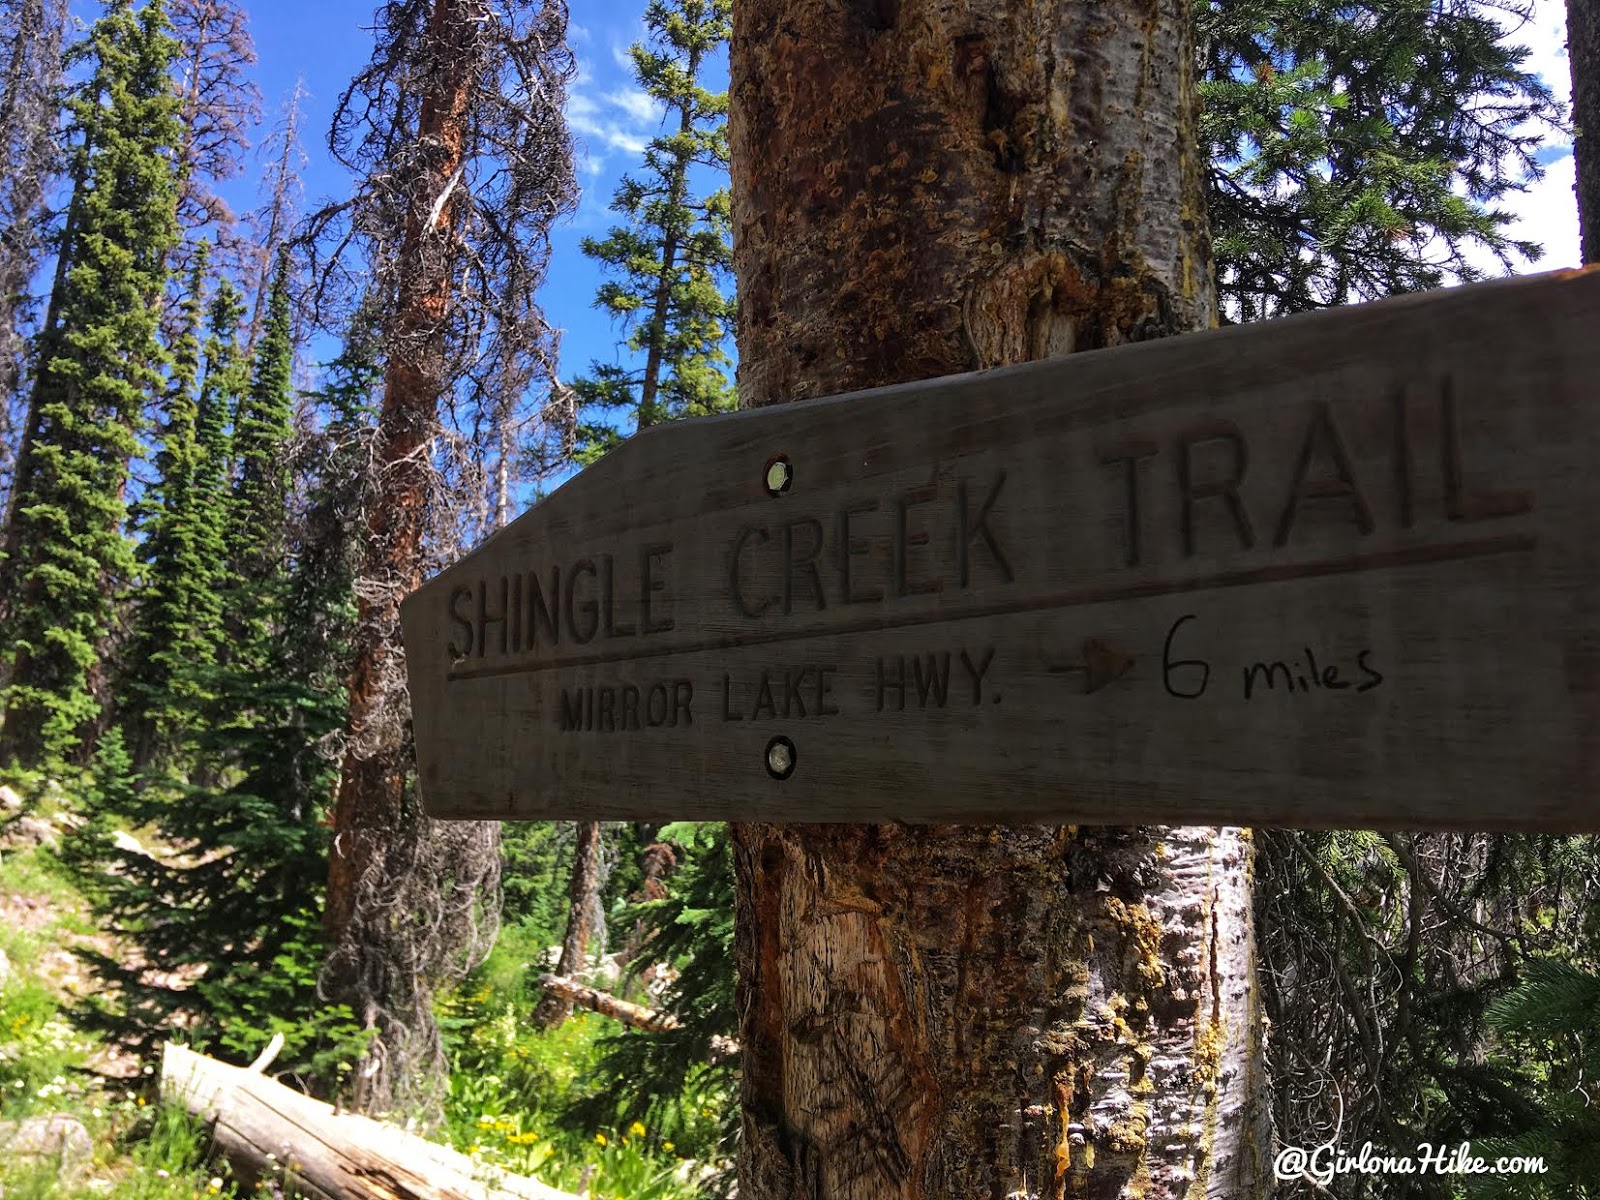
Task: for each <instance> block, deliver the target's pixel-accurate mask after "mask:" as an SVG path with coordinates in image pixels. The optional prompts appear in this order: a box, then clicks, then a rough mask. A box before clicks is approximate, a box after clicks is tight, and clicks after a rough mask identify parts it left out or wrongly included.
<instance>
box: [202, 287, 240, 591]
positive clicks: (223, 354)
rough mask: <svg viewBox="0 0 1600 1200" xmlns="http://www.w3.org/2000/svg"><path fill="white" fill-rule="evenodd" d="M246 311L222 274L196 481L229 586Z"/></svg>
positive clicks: (209, 343)
mask: <svg viewBox="0 0 1600 1200" xmlns="http://www.w3.org/2000/svg"><path fill="white" fill-rule="evenodd" d="M243 316H244V301H243V298H242V297H241V296H240V295H239V290H238V289H237V288H236V287H234V286H233V283H232V282H231V281H230V280H228V279H223V280H221V281H220V282H219V283H218V284H217V294H216V295H215V296H214V297H212V300H211V307H210V309H209V310H208V312H207V333H206V342H205V377H204V379H203V380H202V381H201V384H200V408H199V413H198V416H197V417H196V426H195V428H196V438H197V439H198V441H199V445H200V456H199V467H198V468H197V470H196V473H195V485H194V486H195V493H196V497H197V499H196V505H197V507H200V508H202V509H204V511H205V512H206V513H207V515H208V519H209V522H210V525H211V527H212V529H213V530H214V532H215V536H216V538H217V540H218V543H219V544H220V545H221V546H222V554H221V556H220V558H219V559H218V562H217V574H216V577H215V578H216V582H215V584H214V586H215V587H216V588H218V589H222V588H225V587H227V586H228V581H229V578H230V570H231V566H230V564H231V562H232V555H231V553H230V549H231V548H230V547H229V546H228V544H227V539H228V537H229V533H230V531H231V529H232V523H231V522H232V505H231V503H230V499H229V497H230V494H231V488H232V480H233V475H234V458H235V451H234V445H233V433H232V427H233V423H234V414H235V409H236V408H237V407H238V404H239V400H240V394H241V393H242V392H243V390H244V379H243V378H242V376H243V364H242V362H241V360H240V356H239V345H238V341H239V321H240V319H241V318H242V317H243Z"/></svg>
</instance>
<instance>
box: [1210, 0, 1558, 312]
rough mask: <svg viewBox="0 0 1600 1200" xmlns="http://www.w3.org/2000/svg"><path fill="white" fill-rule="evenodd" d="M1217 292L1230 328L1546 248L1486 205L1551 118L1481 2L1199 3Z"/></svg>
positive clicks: (1517, 177)
mask: <svg viewBox="0 0 1600 1200" xmlns="http://www.w3.org/2000/svg"><path fill="white" fill-rule="evenodd" d="M1196 26H1197V35H1198V41H1199V44H1200V47H1201V50H1200V54H1201V65H1202V72H1203V75H1202V81H1201V95H1202V98H1203V100H1204V112H1203V116H1202V119H1201V137H1202V145H1203V146H1205V147H1206V149H1207V152H1208V153H1209V156H1210V172H1209V181H1208V189H1207V207H1208V210H1209V214H1210V220H1211V227H1212V230H1213V235H1214V239H1213V240H1214V245H1215V255H1216V264H1217V286H1218V295H1219V298H1220V300H1221V303H1222V310H1223V313H1224V314H1225V316H1226V317H1228V318H1230V319H1232V320H1235V321H1240V322H1245V321H1255V320H1260V319H1262V318H1264V317H1270V316H1274V315H1279V314H1282V313H1288V312H1296V311H1301V310H1304V309H1308V308H1318V307H1323V306H1326V305H1331V304H1348V303H1352V302H1355V301H1358V300H1367V299H1373V298H1375V297H1378V296H1383V295H1389V294H1391V293H1395V292H1404V291H1419V290H1425V289H1427V288H1434V287H1439V286H1441V285H1442V284H1443V283H1444V282H1446V281H1447V280H1452V279H1453V280H1471V279H1475V278H1478V277H1479V275H1480V272H1479V271H1478V270H1477V269H1476V268H1474V267H1473V266H1472V265H1471V264H1470V263H1469V262H1468V261H1467V258H1466V252H1467V250H1469V249H1471V248H1472V247H1474V246H1477V247H1482V248H1486V249H1488V250H1490V251H1491V252H1493V253H1494V254H1495V255H1496V256H1497V257H1498V258H1499V259H1500V261H1501V262H1502V263H1503V264H1505V265H1507V266H1508V267H1509V263H1510V259H1509V255H1510V253H1511V252H1512V251H1515V252H1516V253H1519V254H1522V255H1525V256H1527V257H1529V258H1536V257H1537V256H1538V254H1539V248H1538V247H1537V246H1536V245H1535V244H1533V243H1531V242H1528V241H1526V240H1515V239H1512V238H1510V237H1508V236H1507V235H1506V233H1505V232H1504V226H1505V225H1506V224H1508V223H1509V222H1510V220H1511V219H1512V218H1511V215H1510V214H1509V213H1508V212H1506V211H1504V210H1503V209H1500V208H1497V207H1495V202H1496V201H1499V200H1502V199H1504V198H1505V197H1506V196H1507V195H1509V194H1510V193H1512V192H1515V191H1520V190H1523V189H1524V188H1525V186H1526V183H1525V180H1531V179H1535V178H1537V177H1538V176H1539V175H1540V173H1541V168H1540V167H1539V164H1538V163H1537V162H1536V161H1535V160H1534V157H1533V153H1534V151H1535V150H1536V149H1537V148H1538V146H1539V143H1540V138H1541V130H1540V125H1541V124H1542V125H1543V126H1544V127H1545V128H1553V127H1554V122H1555V120H1556V118H1557V116H1558V112H1557V108H1556V105H1555V104H1554V101H1553V100H1552V97H1551V94H1550V90H1549V88H1547V87H1546V86H1545V85H1544V84H1543V83H1541V82H1540V81H1539V79H1538V77H1537V76H1536V75H1534V74H1532V73H1531V72H1528V71H1526V70H1524V69H1523V68H1522V66H1521V63H1522V61H1523V59H1524V58H1526V56H1527V53H1528V52H1527V50H1526V49H1524V48H1520V47H1517V46H1515V45H1514V44H1513V42H1512V40H1511V36H1510V35H1509V34H1507V33H1506V32H1504V31H1502V30H1501V28H1500V27H1499V25H1498V24H1497V23H1496V22H1495V21H1494V19H1493V13H1492V12H1491V11H1489V10H1488V9H1487V6H1485V5H1483V4H1481V3H1479V2H1478V0H1443V2H1441V3H1433V2H1431V0H1372V2H1370V3H1365V4H1360V5H1347V4H1340V3H1336V2H1335V0H1289V2H1287V3H1281V4H1272V5H1266V4H1225V3H1221V2H1220V0H1213V2H1212V3H1209V4H1203V5H1197V6H1196Z"/></svg>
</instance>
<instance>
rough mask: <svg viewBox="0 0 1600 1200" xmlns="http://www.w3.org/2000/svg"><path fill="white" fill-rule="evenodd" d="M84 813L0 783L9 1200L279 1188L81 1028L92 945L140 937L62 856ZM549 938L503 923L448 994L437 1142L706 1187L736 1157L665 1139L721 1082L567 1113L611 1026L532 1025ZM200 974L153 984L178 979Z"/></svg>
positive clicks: (124, 958)
mask: <svg viewBox="0 0 1600 1200" xmlns="http://www.w3.org/2000/svg"><path fill="white" fill-rule="evenodd" d="M79 820H80V819H79V818H77V817H76V816H75V815H74V813H73V812H72V811H71V806H70V805H69V804H66V803H63V802H62V801H61V800H60V798H55V799H52V798H50V797H48V796H46V797H45V798H44V799H42V800H34V801H31V802H30V803H29V804H28V805H26V806H24V805H23V804H22V803H21V800H20V798H19V797H17V795H16V793H15V792H12V791H11V789H9V788H7V787H4V786H0V1200H89V1198H90V1197H96V1198H98V1197H113V1198H114V1200H180V1198H181V1200H210V1198H211V1197H237V1196H244V1195H249V1196H259V1195H276V1194H277V1190H276V1188H275V1187H274V1186H272V1185H268V1186H269V1189H270V1190H269V1191H266V1192H262V1191H255V1190H251V1191H246V1190H245V1189H244V1188H243V1187H241V1186H239V1185H236V1184H235V1183H234V1182H233V1181H232V1180H231V1178H230V1175H229V1172H228V1170H227V1169H226V1167H225V1166H224V1165H220V1164H219V1163H218V1162H217V1161H215V1160H214V1159H211V1158H210V1157H209V1151H210V1138H209V1136H208V1134H207V1132H206V1130H205V1129H204V1127H203V1125H201V1124H200V1123H199V1122H197V1121H196V1120H194V1119H193V1118H191V1117H189V1116H188V1115H186V1114H185V1113H183V1112H182V1111H181V1110H177V1109H173V1108H170V1107H164V1106H163V1105H162V1104H161V1103H160V1097H159V1092H158V1082H159V1074H160V1064H159V1063H158V1062H153V1061H146V1060H144V1059H142V1058H141V1057H140V1056H139V1055H138V1054H137V1053H136V1052H134V1051H132V1050H130V1049H129V1048H127V1047H124V1046H121V1045H118V1044H116V1043H115V1042H113V1041H111V1040H108V1039H107V1038H106V1037H104V1036H101V1035H100V1034H98V1033H95V1032H92V1031H91V1030H90V1029H89V1028H88V1026H89V1024H90V1022H88V1021H86V1020H85V1016H86V1014H88V1013H89V1012H91V1011H92V1010H93V1009H95V1008H103V1007H104V1006H106V1005H107V1004H111V1003H114V1000H115V997H114V996H113V995H111V994H110V993H109V992H108V989H107V986H106V984H105V983H104V982H103V981H102V980H101V979H100V978H99V977H98V976H97V975H96V974H95V972H94V970H93V969H92V968H91V966H90V964H89V963H88V962H87V961H85V959H84V958H83V957H82V953H89V954H98V955H104V956H106V957H108V958H110V959H111V960H113V961H115V962H117V963H120V964H122V966H124V967H127V968H132V969H135V970H138V969H140V968H141V966H142V963H141V956H140V954H139V951H138V948H137V946H135V945H132V944H130V943H128V942H126V941H124V940H122V939H119V938H117V937H115V936H113V935H112V934H111V933H109V932H107V931H106V930H105V929H103V928H100V927H98V926H97V924H96V919H95V914H94V910H93V905H92V904H91V902H90V899H89V898H88V897H87V896H86V895H85V894H84V892H83V891H82V890H80V888H79V887H78V886H77V884H76V882H75V879H76V878H77V877H76V876H75V875H74V873H73V871H72V869H71V868H69V867H67V866H66V865H65V864H64V863H63V861H62V860H61V858H60V857H58V855H57V853H56V850H57V848H58V847H59V845H60V843H61V842H62V840H63V838H64V837H65V836H66V835H67V834H68V832H69V831H70V830H71V829H72V828H73V827H74V825H75V823H77V822H78V821H79ZM115 837H116V840H117V842H118V845H119V846H121V847H122V848H123V849H132V850H136V851H137V852H140V853H146V854H151V855H156V856H160V857H163V858H171V859H174V860H175V861H179V862H181V861H182V858H183V850H182V848H178V847H172V846H168V845H163V844H161V843H160V841H159V839H157V838H154V837H151V836H149V834H148V831H144V830H135V831H133V832H132V833H128V832H126V831H124V832H121V833H118V834H116V835H115ZM543 940H544V939H543V938H540V937H538V936H536V935H535V933H534V932H533V931H532V930H525V929H519V928H517V927H515V926H512V927H509V928H506V929H504V930H502V935H501V938H500V941H499V943H498V944H497V946H496V948H495V952H494V954H493V955H491V957H490V960H489V961H488V962H487V963H485V964H484V966H483V968H481V970H480V971H479V972H478V973H477V974H476V975H475V976H474V978H473V979H472V980H469V981H468V983H467V985H466V986H465V987H464V988H463V989H461V990H460V991H459V992H457V993H456V994H455V995H454V997H453V998H450V999H447V1000H446V1001H445V1004H444V1008H443V1010H442V1015H443V1017H444V1020H445V1024H446V1025H447V1027H453V1028H454V1030H455V1033H454V1035H453V1037H454V1042H455V1046H456V1050H457V1051H458V1052H459V1053H460V1055H461V1061H460V1063H459V1064H454V1063H453V1066H454V1069H453V1070H452V1072H451V1078H450V1096H449V1099H448V1101H447V1103H446V1125H445V1128H443V1129H442V1130H441V1131H440V1134H439V1136H440V1138H441V1140H444V1141H445V1142H446V1143H447V1144H450V1145H453V1146H455V1147H457V1148H459V1149H460V1150H462V1151H463V1152H465V1153H468V1154H469V1155H470V1156H471V1157H472V1158H474V1159H476V1160H478V1161H480V1162H482V1163H483V1164H484V1165H485V1166H486V1167H487V1168H491V1169H494V1168H498V1169H501V1170H506V1171H511V1172H514V1173H518V1174H529V1175H534V1176H536V1177H538V1178H539V1179H541V1180H542V1181H543V1182H546V1183H548V1184H551V1185H553V1186H556V1187H560V1188H564V1189H569V1190H572V1191H574V1192H578V1193H583V1194H586V1195H587V1196H589V1197H590V1198H591V1200H691V1198H694V1197H698V1196H701V1195H704V1194H707V1193H706V1192H704V1191H702V1188H701V1183H702V1181H704V1180H706V1178H707V1177H708V1175H712V1174H715V1172H716V1171H717V1170H719V1169H720V1170H726V1168H727V1166H728V1165H729V1164H727V1162H726V1161H725V1159H723V1158H722V1156H721V1155H715V1154H713V1155H706V1156H705V1157H698V1156H696V1155H695V1154H694V1153H693V1151H692V1150H691V1147H690V1146H688V1145H685V1146H683V1147H682V1148H681V1149H680V1148H678V1147H677V1146H675V1144H674V1141H673V1140H672V1139H673V1138H677V1139H678V1141H679V1142H692V1143H697V1146H696V1148H698V1149H699V1151H700V1154H701V1155H705V1151H706V1149H709V1148H710V1146H711V1144H712V1142H713V1141H714V1138H715V1128H716V1125H717V1113H718V1112H719V1110H721V1108H722V1105H723V1104H725V1103H726V1099H725V1098H724V1097H722V1096H721V1095H720V1094H718V1093H716V1092H714V1091H707V1092H705V1093H704V1095H701V1094H700V1093H699V1092H695V1093H694V1094H688V1093H686V1094H685V1096H684V1097H682V1098H681V1100H682V1101H683V1102H684V1103H683V1104H682V1105H680V1107H684V1108H686V1109H687V1110H688V1112H689V1116H688V1118H687V1120H688V1122H689V1125H690V1126H694V1127H695V1128H688V1127H686V1126H685V1125H684V1124H683V1122H682V1121H679V1122H677V1123H676V1128H675V1129H674V1130H666V1129H651V1130H649V1131H648V1133H647V1131H646V1129H645V1126H644V1125H642V1124H641V1123H639V1122H638V1121H636V1120H631V1119H621V1120H617V1121H616V1122H615V1123H610V1122H605V1123H602V1124H600V1125H598V1126H596V1125H595V1124H592V1123H591V1122H592V1121H593V1118H592V1117H591V1118H585V1119H584V1120H583V1121H582V1123H579V1124H575V1123H574V1122H572V1121H571V1120H569V1119H567V1117H566V1115H565V1114H566V1113H567V1111H568V1110H569V1109H570V1108H572V1106H573V1104H574V1103H575V1102H577V1101H579V1100H581V1099H582V1098H584V1097H585V1096H587V1097H588V1098H589V1099H590V1100H591V1101H592V1100H593V1098H594V1097H595V1095H596V1093H597V1089H603V1084H600V1083H599V1081H598V1072H597V1069H596V1068H597V1065H598V1061H599V1056H600V1053H601V1049H602V1046H601V1040H602V1038H603V1036H604V1035H606V1034H610V1033H614V1032H615V1031H616V1029H617V1028H618V1027H617V1026H616V1025H614V1024H613V1023H611V1022H609V1021H608V1020H607V1019H606V1018H603V1017H599V1016H596V1015H595V1014H593V1013H587V1012H582V1011H580V1012H578V1013H576V1014H574V1016H573V1017H572V1018H571V1019H569V1020H567V1021H566V1022H564V1023H563V1024H562V1025H560V1026H559V1027H557V1028H556V1029H553V1030H548V1031H547V1030H539V1029H537V1028H534V1027H533V1026H532V1025H531V1023H530V1022H529V1021H528V1020H527V1015H528V1014H529V1012H531V1008H532V1004H533V1002H534V1000H535V999H536V994H534V993H530V991H529V980H530V978H533V979H536V978H537V973H538V969H539V967H538V960H539V958H540V955H541V954H542V953H543V952H544V949H545V948H544V946H543V944H542V942H543ZM145 978H146V979H147V981H151V982H154V981H155V980H154V978H153V976H152V975H150V974H147V975H146V976H145ZM192 981H193V980H192V978H190V979H184V978H180V977H173V976H167V977H164V978H163V979H161V980H160V982H162V983H163V984H165V985H167V986H175V987H180V988H181V987H183V986H185V985H186V984H188V983H191V982H192ZM636 998H637V999H639V1000H647V999H648V997H647V996H644V995H642V994H641V995H639V996H637V997H636ZM451 1057H452V1060H454V1059H456V1057H457V1054H456V1053H452V1055H451ZM600 1094H603V1090H602V1091H601V1093H600ZM685 1151H690V1153H689V1154H686V1153H685Z"/></svg>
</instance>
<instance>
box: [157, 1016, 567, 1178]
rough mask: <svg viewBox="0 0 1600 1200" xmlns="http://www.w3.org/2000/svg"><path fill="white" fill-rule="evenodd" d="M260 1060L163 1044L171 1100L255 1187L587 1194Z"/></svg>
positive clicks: (165, 1091) (164, 1079) (164, 1083)
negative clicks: (452, 1143)
mask: <svg viewBox="0 0 1600 1200" xmlns="http://www.w3.org/2000/svg"><path fill="white" fill-rule="evenodd" d="M257 1061H258V1064H259V1065H256V1066H251V1067H234V1066H229V1065H228V1064H227V1063H221V1062H218V1061H217V1060H216V1059H214V1058H207V1057H205V1056H204V1055H201V1054H196V1053H195V1052H194V1051H192V1050H190V1049H188V1048H186V1047H184V1046H178V1045H175V1044H174V1043H172V1042H167V1043H166V1044H164V1045H163V1046H162V1048H161V1095H162V1098H163V1099H164V1100H167V1101H169V1102H170V1103H173V1104H178V1105H181V1106H182V1107H184V1108H185V1109H187V1110H188V1111H189V1112H190V1113H193V1114H194V1115H195V1116H197V1117H199V1118H200V1119H201V1120H203V1121H205V1122H206V1124H207V1126H208V1130H207V1132H208V1133H209V1135H210V1138H211V1140H213V1141H214V1142H215V1143H216V1145H217V1148H218V1149H219V1150H221V1151H222V1153H223V1155H224V1156H225V1157H226V1158H227V1159H228V1161H229V1162H230V1163H231V1164H232V1165H233V1167H234V1171H235V1173H236V1174H237V1175H238V1176H239V1177H240V1179H241V1181H242V1182H244V1183H245V1184H247V1185H248V1184H251V1183H257V1181H260V1182H259V1183H258V1186H261V1185H264V1184H266V1183H268V1182H269V1181H271V1182H274V1183H287V1184H290V1185H291V1188H292V1190H291V1192H290V1194H292V1195H297V1196H306V1197H310V1198H312V1200H578V1198H577V1197H576V1196H574V1195H572V1194H571V1193H570V1192H563V1191H558V1190H557V1189H555V1188H553V1187H549V1186H547V1185H545V1184H542V1183H540V1182H539V1181H538V1180H536V1179H529V1178H527V1177H526V1176H523V1175H510V1174H506V1173H505V1172H501V1171H496V1172H494V1179H493V1181H492V1182H485V1181H484V1179H483V1176H484V1175H485V1171H484V1168H483V1166H482V1164H480V1163H477V1162H474V1161H473V1160H472V1159H471V1158H469V1157H467V1156H466V1155H465V1154H461V1153H459V1152H458V1151H455V1150H452V1149H450V1148H449V1147H448V1146H439V1145H435V1144H434V1143H433V1142H429V1141H427V1140H425V1139H423V1138H420V1137H418V1136H417V1135H416V1134H414V1133H408V1132H406V1131H405V1130H403V1129H396V1128H395V1127H394V1126H392V1125H382V1124H379V1123H378V1122H377V1121H373V1120H370V1119H368V1118H367V1117H363V1116H358V1115H355V1114H352V1113H339V1112H336V1111H334V1109H333V1107H332V1106H331V1105H327V1104H323V1103H322V1102H320V1101H318V1100H313V1099H312V1098H311V1097H310V1096H305V1095H302V1094H301V1093H299V1092H296V1091H294V1090H292V1089H290V1088H287V1087H284V1086H283V1084H281V1083H278V1082H277V1081H275V1080H272V1079H268V1078H267V1077H266V1076H265V1075H263V1074H261V1069H262V1068H263V1067H265V1065H266V1064H265V1062H262V1061H261V1060H257ZM251 1194H254V1193H251ZM268 1194H279V1195H281V1194H282V1192H281V1191H277V1189H274V1192H272V1193H268Z"/></svg>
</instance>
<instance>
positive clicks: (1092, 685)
mask: <svg viewBox="0 0 1600 1200" xmlns="http://www.w3.org/2000/svg"><path fill="white" fill-rule="evenodd" d="M1049 670H1050V673H1051V674H1052V675H1074V674H1078V673H1079V672H1081V673H1082V674H1083V677H1084V678H1083V690H1084V692H1085V694H1088V693H1091V692H1098V691H1099V690H1100V689H1101V688H1103V687H1105V686H1106V685H1107V684H1108V683H1115V682H1116V681H1117V680H1119V679H1121V678H1122V677H1123V676H1124V675H1126V674H1127V673H1128V672H1129V671H1131V670H1133V655H1131V654H1124V653H1122V652H1121V651H1120V650H1113V649H1112V648H1111V647H1110V646H1108V645H1106V644H1105V643H1104V642H1102V641H1101V640H1100V639H1099V638H1085V639H1084V642H1083V658H1082V660H1081V661H1079V662H1071V663H1061V664H1054V663H1052V664H1050V667H1049Z"/></svg>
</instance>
